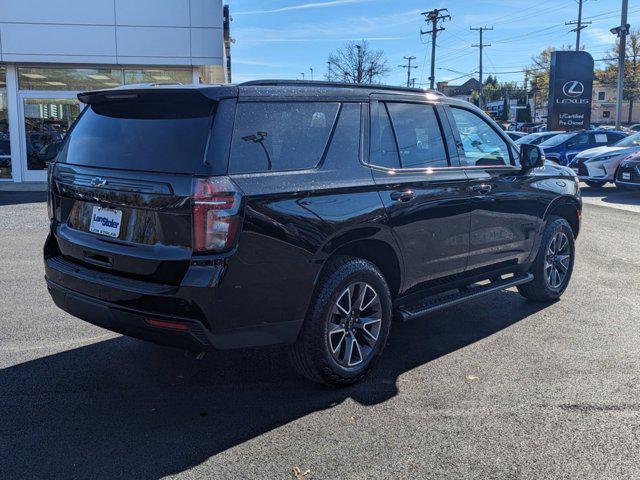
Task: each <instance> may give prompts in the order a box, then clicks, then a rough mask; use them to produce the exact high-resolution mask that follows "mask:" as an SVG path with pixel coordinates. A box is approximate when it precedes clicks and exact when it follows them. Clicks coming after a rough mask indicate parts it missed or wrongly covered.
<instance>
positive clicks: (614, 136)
mask: <svg viewBox="0 0 640 480" xmlns="http://www.w3.org/2000/svg"><path fill="white" fill-rule="evenodd" d="M622 138H625V137H623V136H622V135H620V134H619V133H607V143H608V144H609V145H612V144H614V143H616V142H619V141H620V139H622Z"/></svg>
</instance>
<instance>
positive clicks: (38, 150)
mask: <svg viewBox="0 0 640 480" xmlns="http://www.w3.org/2000/svg"><path fill="white" fill-rule="evenodd" d="M79 114H80V104H79V102H78V100H75V99H71V98H25V99H24V129H25V137H26V141H27V168H28V169H29V170H43V169H45V168H47V162H50V161H52V160H53V159H54V158H55V156H56V155H57V154H58V150H59V149H60V145H61V144H62V139H63V138H64V136H65V135H66V133H67V130H69V127H70V126H71V124H72V123H73V121H74V120H75V119H76V117H77V116H78V115H79Z"/></svg>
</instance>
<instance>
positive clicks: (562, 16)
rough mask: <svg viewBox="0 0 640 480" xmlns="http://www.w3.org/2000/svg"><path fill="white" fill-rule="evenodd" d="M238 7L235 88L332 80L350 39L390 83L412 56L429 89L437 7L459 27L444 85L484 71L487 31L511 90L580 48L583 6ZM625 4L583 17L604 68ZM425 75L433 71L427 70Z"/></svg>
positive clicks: (590, 3)
mask: <svg viewBox="0 0 640 480" xmlns="http://www.w3.org/2000/svg"><path fill="white" fill-rule="evenodd" d="M227 3H228V4H229V5H230V10H231V16H232V17H233V22H232V23H231V36H232V37H233V38H234V39H235V40H236V42H235V44H233V46H232V62H233V65H232V69H233V81H234V82H242V81H246V80H254V79H259V78H289V79H292V78H301V72H304V73H305V78H307V79H308V78H309V77H310V71H309V69H310V68H313V69H314V78H316V79H318V78H322V77H323V76H324V74H325V73H326V71H327V65H326V61H327V56H328V55H329V53H331V52H332V51H333V50H335V49H336V48H337V47H340V46H341V45H343V44H344V43H345V42H346V41H348V40H356V41H357V40H360V39H366V40H368V41H369V43H370V44H371V45H372V46H373V47H374V48H376V49H382V50H384V52H385V54H386V57H387V59H388V65H389V66H390V67H392V71H391V73H390V74H389V76H387V77H386V78H385V79H384V81H385V83H389V84H397V85H400V84H403V83H404V82H405V81H406V70H403V69H401V68H398V67H397V65H401V64H404V63H405V62H404V60H403V58H402V57H403V56H409V55H413V56H415V57H417V60H415V62H416V63H417V65H418V67H419V68H417V69H416V70H414V74H413V76H415V77H416V78H417V80H416V83H418V82H420V81H422V83H423V84H425V85H426V84H427V83H428V80H427V78H428V76H429V62H430V56H429V55H430V45H429V44H428V42H427V37H426V36H425V37H423V38H420V35H419V30H420V28H421V27H425V29H428V27H427V25H426V24H425V23H424V17H423V16H421V15H420V12H423V11H425V10H427V9H432V8H434V7H438V8H448V9H449V12H450V14H451V16H452V19H451V21H448V22H446V23H445V24H444V27H445V28H446V30H445V31H444V32H441V33H440V34H439V36H438V40H437V45H438V51H437V53H436V66H437V67H439V68H440V69H439V70H437V71H436V80H438V81H440V80H451V83H453V84H456V83H461V82H464V81H465V80H466V79H467V78H469V77H468V76H467V77H464V78H460V79H458V78H456V77H461V76H462V75H468V74H471V73H473V72H476V71H477V69H478V49H477V48H471V44H472V43H477V42H478V32H475V31H470V30H469V27H472V26H473V27H478V26H485V25H486V26H493V27H494V30H493V31H489V32H486V33H485V38H484V42H485V43H491V44H492V46H491V47H487V48H485V57H484V58H485V60H484V71H485V72H486V73H485V77H486V74H488V73H492V74H497V76H498V78H499V79H500V80H502V81H507V80H515V81H522V80H523V75H522V73H520V72H519V70H521V69H522V67H524V66H525V65H528V64H530V63H531V62H530V59H531V56H532V55H534V54H537V53H539V52H540V51H541V50H543V49H544V48H546V47H547V46H549V45H553V46H556V47H559V46H561V45H563V44H565V45H567V44H574V43H575V33H569V30H570V29H571V27H569V26H565V25H564V23H565V22H567V21H571V20H575V19H576V18H577V14H578V5H577V0H475V1H474V0H441V1H436V2H432V1H430V0H421V1H417V0H416V1H414V0H227ZM620 4H621V0H585V3H584V7H583V17H584V19H585V20H589V21H592V22H593V24H592V25H590V26H589V27H588V28H586V29H585V30H583V31H582V38H581V42H580V43H582V44H583V45H585V47H586V50H587V51H589V52H590V53H591V54H592V55H593V57H594V58H595V59H600V58H602V57H603V56H604V54H605V53H606V52H607V51H608V50H609V49H610V48H611V47H612V46H613V44H614V40H615V37H614V36H613V35H612V34H611V33H610V32H609V29H610V28H611V27H614V26H617V25H619V24H620ZM629 23H631V26H632V28H633V27H636V28H637V27H640V5H639V3H637V2H636V1H635V0H631V1H630V2H629ZM423 66H424V68H423Z"/></svg>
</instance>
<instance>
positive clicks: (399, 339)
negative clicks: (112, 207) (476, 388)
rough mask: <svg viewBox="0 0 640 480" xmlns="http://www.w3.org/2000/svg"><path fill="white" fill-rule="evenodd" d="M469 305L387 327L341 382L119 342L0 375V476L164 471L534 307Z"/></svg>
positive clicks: (254, 354) (238, 355)
mask: <svg viewBox="0 0 640 480" xmlns="http://www.w3.org/2000/svg"><path fill="white" fill-rule="evenodd" d="M480 302H482V303H479V302H478V301H475V302H471V303H469V304H467V305H461V306H458V307H455V308H452V309H450V310H448V311H443V312H440V313H438V314H434V315H432V316H430V317H428V318H424V319H420V320H415V321H413V322H410V323H394V325H393V328H392V334H391V339H390V343H389V345H388V347H387V350H386V351H385V354H384V356H383V358H382V359H381V361H380V362H379V363H378V365H377V366H376V367H375V368H374V370H373V372H372V375H370V376H369V377H368V378H367V379H366V380H365V381H364V382H362V383H360V384H358V385H355V386H352V387H348V388H344V389H329V388H325V387H322V386H319V385H315V384H311V383H309V382H307V381H305V380H303V379H301V378H300V377H298V376H297V375H296V374H295V373H294V372H293V371H292V370H291V368H290V366H289V363H288V360H287V355H286V350H285V349H282V348H278V349H261V350H243V351H224V352H222V351H221V352H215V353H213V354H211V355H209V356H208V357H206V358H205V359H204V360H201V361H196V360H193V359H190V358H186V357H184V355H183V354H182V352H180V351H177V350H173V349H167V348H162V347H158V346H155V345H152V344H147V343H144V342H139V341H136V340H133V339H129V338H125V337H116V338H111V339H109V340H105V341H100V342H97V343H94V344H91V345H88V346H84V347H81V348H76V349H73V350H68V351H64V352H61V353H58V354H54V355H50V356H46V357H42V358H38V359H36V360H32V361H27V362H25V363H22V364H18V365H15V366H12V367H9V368H6V369H3V370H0V418H2V422H1V428H0V445H1V446H2V448H1V449H0V465H2V471H3V473H2V478H4V479H8V478H25V477H29V478H45V477H46V478H51V477H55V478H71V477H73V478H89V477H92V478H95V477H100V478H139V479H157V478H161V477H164V476H167V475H171V474H176V473H179V472H182V471H184V470H187V469H189V468H191V467H194V466H196V465H198V464H200V463H202V462H204V461H206V460H207V459H208V458H209V457H211V456H214V455H216V454H218V453H220V452H222V451H224V450H226V449H229V448H231V447H234V446H236V445H239V444H241V443H243V442H246V441H247V440H250V439H252V438H254V437H258V436H260V435H262V434H263V433H265V432H268V431H270V430H272V429H275V428H278V427H282V426H284V425H286V424H287V423H289V422H292V421H294V420H296V419H299V418H301V417H303V416H306V415H309V414H310V413H313V412H316V411H320V410H324V409H330V408H332V407H333V406H335V405H337V404H340V403H341V402H343V401H345V400H346V399H348V398H351V399H353V400H354V401H357V402H359V403H361V404H363V405H373V404H377V403H380V402H384V401H386V400H389V399H391V398H392V397H394V396H395V395H396V394H397V393H398V389H397V384H396V381H397V380H398V377H399V376H400V375H402V374H403V373H405V372H407V371H409V370H412V369H414V368H416V367H418V366H420V365H424V364H426V363H428V362H431V361H432V360H435V359H437V358H439V357H441V356H443V355H446V354H448V353H451V352H453V351H455V350H458V349H461V348H463V347H465V346H467V345H470V344H472V343H474V342H477V341H478V340H481V339H483V338H486V337H488V336H490V335H492V334H494V333H496V332H498V331H500V330H502V329H504V328H507V327H509V326H511V325H513V324H514V323H516V322H519V321H520V320H522V319H524V318H526V317H528V316H529V315H532V314H533V313H535V312H537V311H538V310H540V309H542V308H544V307H545V305H544V304H542V305H541V304H535V303H531V302H527V301H525V300H524V299H522V297H520V296H519V295H518V294H517V293H515V292H512V291H507V292H502V293H499V294H496V295H493V296H492V297H491V299H490V300H489V297H487V299H486V300H480ZM453 400H454V399H452V401H453ZM317 441H320V442H322V441H323V439H322V438H318V439H317ZM3 457H4V458H3Z"/></svg>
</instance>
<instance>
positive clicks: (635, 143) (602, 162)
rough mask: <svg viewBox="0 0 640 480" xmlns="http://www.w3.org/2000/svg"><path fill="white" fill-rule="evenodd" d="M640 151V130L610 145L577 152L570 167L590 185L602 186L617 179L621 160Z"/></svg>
mask: <svg viewBox="0 0 640 480" xmlns="http://www.w3.org/2000/svg"><path fill="white" fill-rule="evenodd" d="M636 151H640V132H639V133H636V134H634V135H631V136H630V137H627V138H623V139H622V140H620V141H619V142H617V143H614V144H613V145H610V146H602V147H596V148H590V149H589V150H585V151H583V152H580V153H579V154H577V155H576V156H575V157H574V158H573V160H572V161H571V163H570V164H569V167H571V168H573V170H574V171H575V172H576V173H577V174H578V177H579V178H580V180H582V181H583V182H585V183H586V184H587V185H589V186H590V187H602V186H603V185H604V184H606V183H607V182H613V181H614V180H615V175H616V171H617V170H618V167H619V166H620V162H622V160H623V159H624V158H626V157H627V155H629V154H630V153H633V152H636Z"/></svg>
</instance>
